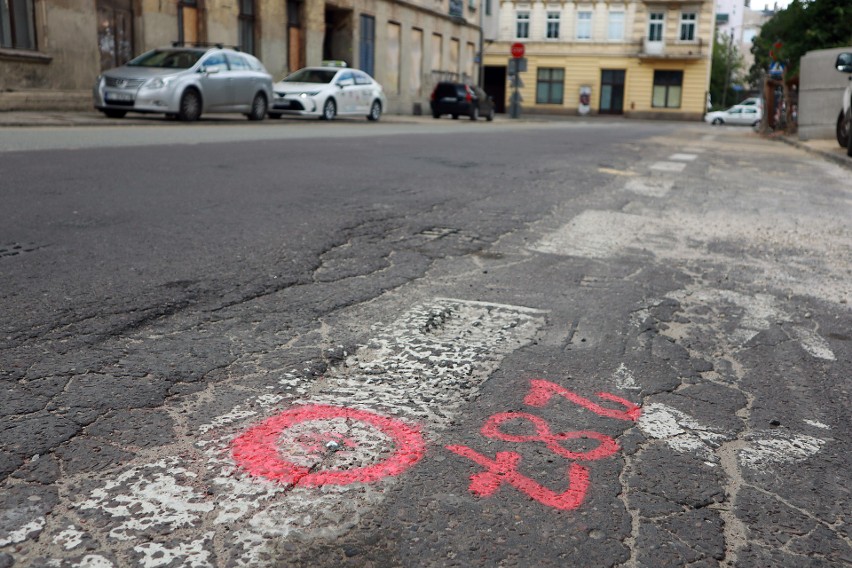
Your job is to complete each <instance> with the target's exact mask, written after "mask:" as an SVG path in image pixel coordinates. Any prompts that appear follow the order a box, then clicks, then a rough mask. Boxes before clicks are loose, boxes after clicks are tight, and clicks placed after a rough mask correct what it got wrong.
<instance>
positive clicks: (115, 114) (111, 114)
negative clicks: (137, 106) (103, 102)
mask: <svg viewBox="0 0 852 568" xmlns="http://www.w3.org/2000/svg"><path fill="white" fill-rule="evenodd" d="M103 112H104V114H105V115H107V118H124V115H126V114H127V111H126V110H114V109H111V108H108V109H106V110H104V111H103Z"/></svg>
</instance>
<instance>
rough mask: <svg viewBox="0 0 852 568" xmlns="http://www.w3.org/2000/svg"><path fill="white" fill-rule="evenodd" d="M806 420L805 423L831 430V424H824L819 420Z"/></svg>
mask: <svg viewBox="0 0 852 568" xmlns="http://www.w3.org/2000/svg"><path fill="white" fill-rule="evenodd" d="M804 422H805V424H807V425H809V426H813V427H815V428H820V429H822V430H831V426H829V425H828V424H823V423H822V422H819V421H817V420H805V421H804Z"/></svg>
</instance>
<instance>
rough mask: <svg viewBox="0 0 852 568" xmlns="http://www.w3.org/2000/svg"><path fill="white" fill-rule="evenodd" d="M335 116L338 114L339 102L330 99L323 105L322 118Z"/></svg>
mask: <svg viewBox="0 0 852 568" xmlns="http://www.w3.org/2000/svg"><path fill="white" fill-rule="evenodd" d="M335 116H337V103H335V102H334V99H328V100H326V101H325V104H324V105H322V115H321V116H320V120H334V117H335Z"/></svg>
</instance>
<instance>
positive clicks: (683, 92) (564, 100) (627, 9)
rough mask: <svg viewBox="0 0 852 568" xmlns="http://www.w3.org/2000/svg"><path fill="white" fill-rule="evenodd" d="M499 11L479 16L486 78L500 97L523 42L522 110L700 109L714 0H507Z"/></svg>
mask: <svg viewBox="0 0 852 568" xmlns="http://www.w3.org/2000/svg"><path fill="white" fill-rule="evenodd" d="M485 11H486V13H487V10H485ZM496 18H497V25H496V26H493V27H491V26H489V25H487V24H486V25H485V26H484V29H485V30H486V34H485V38H484V44H485V46H486V47H485V59H484V62H485V68H484V83H485V90H486V91H488V92H489V93H491V94H492V96H494V97H495V98H496V99H498V100H500V101H503V102H504V105H505V106H506V107H508V104H509V100H510V97H511V95H512V91H513V90H514V87H513V86H512V85H511V84H510V82H509V79H510V77H509V73H508V71H509V69H508V60H509V58H511V52H510V49H511V45H512V44H513V43H522V44H524V46H525V56H526V60H527V70H526V71H525V72H522V73H521V74H520V79H521V81H520V82H521V86H519V87H518V91H519V94H520V98H521V100H522V103H521V105H522V107H523V109H524V112H535V113H560V114H576V113H578V112H580V111H582V112H586V111H588V112H589V113H591V114H623V115H626V116H632V117H637V118H673V119H684V120H693V119H700V118H701V117H702V116H703V114H704V112H705V111H706V103H707V93H708V88H709V81H710V65H711V60H712V51H713V33H714V25H715V5H714V2H713V0H677V1H675V0H621V1H619V0H602V1H575V0H564V1H557V2H551V1H518V0H504V1H503V2H501V3H500V5H499V13H498V14H497V16H496ZM492 30H493V31H492ZM491 33H495V34H496V35H494V36H490V34H491Z"/></svg>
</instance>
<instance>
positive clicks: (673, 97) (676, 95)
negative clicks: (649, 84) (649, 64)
mask: <svg viewBox="0 0 852 568" xmlns="http://www.w3.org/2000/svg"><path fill="white" fill-rule="evenodd" d="M682 91H683V71H654V94H653V98H652V99H651V106H652V107H655V108H680V95H681V92H682Z"/></svg>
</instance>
